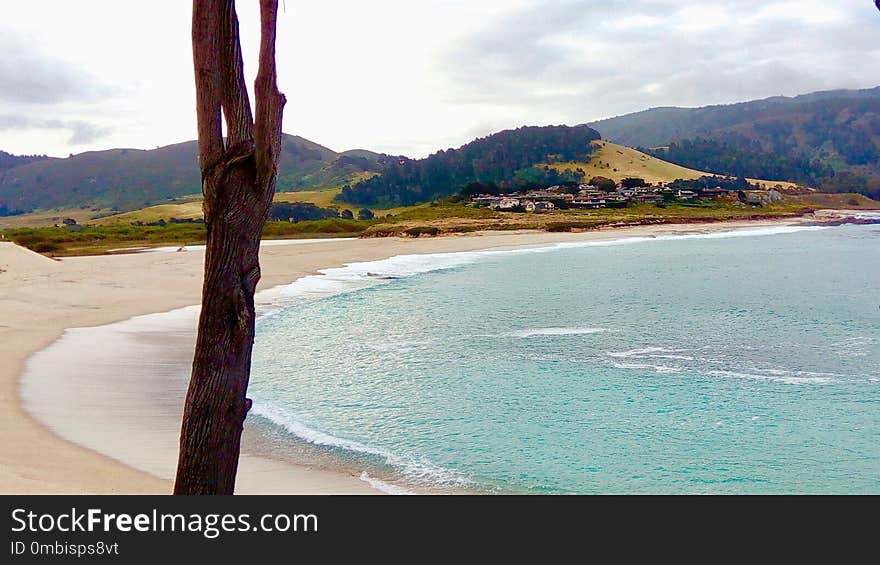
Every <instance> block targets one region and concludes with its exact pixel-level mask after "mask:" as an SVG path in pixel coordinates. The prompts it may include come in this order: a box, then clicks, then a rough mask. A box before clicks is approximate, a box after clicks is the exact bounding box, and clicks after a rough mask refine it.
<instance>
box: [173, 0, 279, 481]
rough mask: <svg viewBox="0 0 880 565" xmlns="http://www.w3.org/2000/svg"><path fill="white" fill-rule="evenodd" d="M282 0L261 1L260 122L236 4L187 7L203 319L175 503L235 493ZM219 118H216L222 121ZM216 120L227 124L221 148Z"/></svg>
mask: <svg viewBox="0 0 880 565" xmlns="http://www.w3.org/2000/svg"><path fill="white" fill-rule="evenodd" d="M277 11H278V0H260V19H261V32H262V37H261V42H260V59H259V71H258V75H257V81H256V85H255V86H256V88H255V96H256V112H255V115H256V121H255V120H254V117H253V116H252V115H251V107H250V102H249V100H248V92H247V88H246V85H245V81H244V72H243V69H242V57H241V46H240V43H239V35H238V16H237V15H236V13H235V2H234V0H193V22H192V41H193V62H194V66H195V79H196V111H197V114H198V129H199V166H200V168H201V173H202V192H203V194H204V197H205V200H204V212H205V225H206V227H207V230H208V243H207V251H206V253H205V281H204V286H203V287H202V312H201V316H200V318H199V333H198V339H197V341H196V351H195V359H194V360H193V368H192V378H191V380H190V384H189V391H188V392H187V395H186V405H185V408H184V413H183V425H182V428H181V432H180V453H179V459H178V465H177V479H176V481H175V484H174V493H175V494H232V493H233V492H234V490H235V475H236V471H237V469H238V456H239V450H240V442H241V431H242V427H243V425H244V419H245V416H246V415H247V411H248V409H249V408H250V400H248V399H247V398H246V397H245V393H246V391H247V386H248V380H249V378H250V369H251V350H252V349H253V341H254V318H255V315H254V291H255V289H256V286H257V282H258V281H259V280H260V263H259V250H260V236H261V235H262V232H263V225H264V224H265V222H266V218H267V216H268V213H269V207H270V206H271V204H272V197H273V195H274V193H275V179H276V177H277V173H278V155H279V152H280V149H281V116H282V112H283V109H284V103H285V98H284V95H283V94H281V93H280V92H278V86H277V83H276V70H275V26H276V17H277ZM221 110H222V113H221ZM221 115H222V116H224V117H225V119H226V130H227V139H226V142H225V143H224V139H223V134H222V128H221V119H222V118H221Z"/></svg>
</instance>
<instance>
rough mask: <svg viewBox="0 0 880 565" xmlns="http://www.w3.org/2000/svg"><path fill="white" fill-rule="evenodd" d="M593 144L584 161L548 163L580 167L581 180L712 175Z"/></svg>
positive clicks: (605, 143) (562, 168)
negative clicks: (592, 148)
mask: <svg viewBox="0 0 880 565" xmlns="http://www.w3.org/2000/svg"><path fill="white" fill-rule="evenodd" d="M593 144H594V145H596V146H597V147H598V149H597V150H596V151H595V152H594V153H593V154H592V156H591V159H590V161H589V162H588V163H583V162H581V163H557V164H554V165H551V166H552V167H553V168H555V169H556V170H558V171H567V170H571V171H574V170H576V169H581V170H583V171H584V173H585V174H584V180H589V179H591V178H593V177H595V176H600V177H606V178H609V179H612V180H614V181H617V182H620V180H621V179H624V178H627V177H637V178H642V179H645V181H647V182H649V183H653V184H656V183H658V182H672V181H674V180H676V179H686V180H690V179H697V178H700V177H701V176H704V175H711V174H712V173H708V172H705V171H697V170H694V169H688V168H686V167H682V166H680V165H676V164H674V163H670V162H668V161H664V160H662V159H657V158H656V157H651V156H650V155H646V154H645V153H642V152H641V151H637V150H635V149H633V148H631V147H626V146H624V145H618V144H616V143H611V142H609V141H594V142H593ZM749 181H751V182H756V183H758V184H760V185H765V187H767V188H771V187H773V186H775V185H777V184H779V185H781V186H782V187H784V188H793V187H794V186H795V184H794V183H790V182H780V181H768V180H760V179H749Z"/></svg>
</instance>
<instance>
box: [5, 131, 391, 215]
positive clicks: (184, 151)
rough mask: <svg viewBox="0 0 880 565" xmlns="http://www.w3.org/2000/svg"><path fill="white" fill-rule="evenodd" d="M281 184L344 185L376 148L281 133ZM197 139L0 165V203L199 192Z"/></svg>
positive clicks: (371, 161)
mask: <svg viewBox="0 0 880 565" xmlns="http://www.w3.org/2000/svg"><path fill="white" fill-rule="evenodd" d="M281 151H282V153H281V157H280V162H279V175H278V185H277V189H278V191H279V192H281V191H291V190H304V189H310V188H325V187H333V186H340V185H342V184H344V183H346V182H354V181H357V180H360V179H363V178H365V177H366V176H368V175H369V174H372V171H373V170H375V169H376V162H377V161H378V159H379V155H378V154H376V153H372V152H369V151H363V150H359V151H355V152H351V154H348V153H336V152H335V151H332V150H330V149H328V148H326V147H323V146H321V145H318V144H317V143H314V142H312V141H309V140H307V139H304V138H302V137H299V136H294V135H287V134H285V135H284V136H283V138H282V148H281ZM197 153H198V149H197V143H196V142H195V141H188V142H185V143H178V144H175V145H168V146H166V147H160V148H157V149H152V150H141V149H111V150H108V151H92V152H88V153H81V154H79V155H73V156H71V157H68V158H67V159H42V160H37V161H35V162H26V163H23V164H18V165H17V166H13V167H11V168H8V169H6V170H2V171H0V210H4V211H5V212H4V213H5V214H10V213H15V212H30V211H33V210H46V209H65V208H83V207H88V208H95V209H113V210H119V211H126V210H135V209H138V208H142V207H144V206H149V205H154V204H158V203H162V202H167V201H169V200H171V199H173V198H178V197H181V196H186V195H192V194H198V193H200V192H201V183H200V179H199V171H198V163H197Z"/></svg>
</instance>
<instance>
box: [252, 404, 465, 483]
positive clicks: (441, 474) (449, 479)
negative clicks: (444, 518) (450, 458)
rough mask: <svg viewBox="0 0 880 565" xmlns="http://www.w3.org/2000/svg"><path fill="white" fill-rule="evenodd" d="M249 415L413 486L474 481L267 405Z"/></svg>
mask: <svg viewBox="0 0 880 565" xmlns="http://www.w3.org/2000/svg"><path fill="white" fill-rule="evenodd" d="M251 412H252V413H253V414H255V415H257V416H262V417H263V418H266V419H267V420H269V421H270V422H273V423H275V424H277V425H279V426H281V427H282V428H284V429H285V430H286V431H287V432H289V433H291V434H292V435H294V436H296V437H297V438H299V439H301V440H304V441H306V442H307V443H311V444H313V445H319V446H323V447H329V448H335V449H341V450H344V451H348V452H351V453H356V454H361V455H368V456H371V457H376V458H378V459H380V460H381V461H382V462H384V463H385V464H387V465H390V466H391V467H394V468H395V469H397V470H398V471H400V473H401V474H402V475H403V476H404V477H406V478H407V479H409V480H412V481H413V482H416V483H423V484H428V485H432V486H438V487H452V488H465V487H468V486H471V485H473V481H471V480H470V479H467V478H465V477H462V476H461V475H459V474H458V473H456V472H454V471H451V470H449V469H444V468H443V467H439V466H437V465H434V464H433V463H431V462H429V461H426V460H423V459H416V458H413V457H406V456H401V455H399V454H396V453H393V452H391V451H389V450H387V449H384V448H381V447H373V446H369V445H364V444H363V443H360V442H358V441H355V440H350V439H345V438H340V437H336V436H333V435H331V434H328V433H325V432H322V431H320V430H316V429H314V428H311V427H309V426H307V425H305V424H303V423H302V422H300V421H298V420H297V419H296V418H294V417H293V416H292V415H291V414H289V413H288V412H286V411H285V410H282V409H281V408H278V407H277V406H274V405H272V404H269V403H265V402H257V401H255V402H254V404H253V407H252V408H251ZM373 480H376V479H373ZM383 484H384V483H383Z"/></svg>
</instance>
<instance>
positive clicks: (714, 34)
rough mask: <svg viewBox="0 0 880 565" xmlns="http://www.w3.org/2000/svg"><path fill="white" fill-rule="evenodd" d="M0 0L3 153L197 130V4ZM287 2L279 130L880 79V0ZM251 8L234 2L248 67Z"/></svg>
mask: <svg viewBox="0 0 880 565" xmlns="http://www.w3.org/2000/svg"><path fill="white" fill-rule="evenodd" d="M0 1H2V4H3V18H2V20H0V53H2V58H0V149H2V150H5V151H9V152H13V153H17V154H25V153H47V154H49V155H55V156H66V155H68V154H69V153H79V152H82V151H88V150H94V149H107V148H111V147H135V148H153V147H156V146H160V145H167V144H170V143H177V142H180V141H185V140H189V139H193V138H195V117H194V88H193V85H192V82H193V80H192V59H191V50H190V36H189V26H190V9H191V3H190V2H188V1H187V0H152V1H151V2H139V1H134V0H122V1H121V0H78V1H76V2H71V1H69V0H41V1H39V2H25V1H16V0H0ZM283 2H284V4H285V6H284V9H283V10H282V12H281V14H280V19H279V41H278V54H277V58H278V65H279V75H280V76H279V82H280V86H281V90H282V91H283V92H285V93H286V94H287V98H288V105H287V109H286V111H285V116H284V130H285V131H286V132H288V133H296V134H299V135H302V136H304V137H307V138H309V139H311V140H313V141H317V142H319V143H321V144H323V145H326V146H328V147H330V148H332V149H335V150H344V149H351V148H368V149H373V150H377V151H385V152H389V153H402V154H407V155H411V156H414V157H419V156H424V155H426V154H428V153H430V152H433V151H434V150H436V149H439V148H445V147H451V146H458V145H460V144H462V143H465V142H467V141H469V140H471V139H472V138H474V137H476V136H479V135H485V134H488V133H491V132H494V131H497V130H500V129H504V128H508V127H515V126H519V125H527V124H528V125H545V124H560V123H565V124H577V123H583V122H588V121H592V120H595V119H599V118H603V117H609V116H613V115H619V114H623V113H628V112H634V111H638V110H642V109H645V108H649V107H653V106H668V105H675V106H700V105H706V104H718V103H729V102H736V101H743V100H749V99H754V98H763V97H767V96H774V95H780V94H781V95H796V94H801V93H805V92H811V91H815V90H825V89H833V88H866V87H873V86H877V85H880V41H877V37H880V12H878V11H877V9H876V7H875V6H874V2H873V1H872V0H835V1H820V0H797V1H774V0H738V1H733V0H719V1H716V2H704V1H703V2H696V1H684V0H628V1H618V0H381V1H373V0H321V1H305V0H283ZM257 4H258V3H257V0H239V1H238V10H239V17H240V18H241V26H242V43H243V49H244V52H245V59H246V61H245V63H246V72H247V73H248V80H249V81H250V80H251V79H252V78H253V77H254V76H255V73H256V68H255V55H256V51H257V41H258V37H257V33H258V29H257V25H258V15H257Z"/></svg>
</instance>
